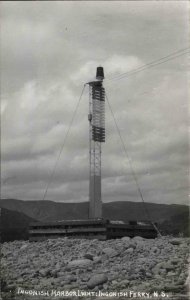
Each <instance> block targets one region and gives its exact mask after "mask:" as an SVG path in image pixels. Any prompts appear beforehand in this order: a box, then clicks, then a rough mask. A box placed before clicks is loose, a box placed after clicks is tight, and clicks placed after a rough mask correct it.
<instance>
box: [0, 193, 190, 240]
mask: <svg viewBox="0 0 190 300" xmlns="http://www.w3.org/2000/svg"><path fill="white" fill-rule="evenodd" d="M0 207H2V208H7V209H9V210H13V211H15V212H16V211H17V212H21V213H23V214H25V215H27V216H28V217H30V218H32V219H35V220H38V221H43V222H46V221H47V222H48V221H57V220H63V219H64V220H68V219H86V218H88V203H87V202H82V203H60V202H53V201H49V200H45V201H41V200H39V201H23V200H15V199H2V200H0ZM146 208H147V210H148V212H149V215H150V216H151V219H152V221H154V222H157V223H158V224H161V225H162V226H161V227H162V229H163V231H165V228H166V227H167V229H168V228H170V227H172V226H173V225H175V227H176V224H177V228H175V234H177V233H179V232H181V231H182V232H183V233H185V235H187V230H188V229H187V228H188V222H189V219H188V217H189V207H188V206H185V205H174V204H170V205H167V204H155V203H146ZM103 218H105V219H111V220H122V221H124V222H127V221H129V220H147V216H146V213H145V211H144V206H143V204H142V203H141V202H127V201H126V202H119V201H118V202H109V203H104V204H103ZM176 220H177V223H176ZM178 229H179V230H178Z"/></svg>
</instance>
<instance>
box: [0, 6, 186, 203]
mask: <svg viewBox="0 0 190 300" xmlns="http://www.w3.org/2000/svg"><path fill="white" fill-rule="evenodd" d="M188 10H189V8H188V2H187V1H176V2H175V1H168V2H167V1H147V2H146V1H131V2H127V1H122V2H119V1H112V2H107V1H105V2H103V1H100V2H99V1H90V2H83V1H79V2H71V1H69V2H61V1H52V2H51V1H47V2H46V1H42V2H37V1H34V2H30V1H29V2H24V1H22V2H19V1H15V2H1V46H0V47H1V114H2V116H1V118H2V122H1V123H2V137H1V139H2V142H1V146H2V158H1V159H2V197H3V198H10V197H11V198H12V197H14V198H18V199H24V200H30V199H33V200H37V199H43V195H44V191H45V189H46V186H47V183H48V180H49V177H50V174H51V172H52V169H53V168H54V165H55V161H56V159H57V157H58V155H59V152H60V148H61V147H62V144H63V141H64V137H65V134H66V132H67V129H68V126H69V123H70V121H71V119H72V116H73V111H74V110H75V107H76V105H77V102H78V99H79V96H80V94H81V91H82V88H83V85H84V83H85V82H87V81H89V80H91V79H93V78H94V76H95V72H96V67H97V66H99V65H101V66H103V67H104V72H105V77H106V79H107V80H105V83H104V86H105V88H106V93H107V95H108V97H109V102H110V104H111V107H112V109H113V111H114V114H115V118H116V120H117V123H118V126H119V128H120V131H121V135H122V137H123V140H124V142H125V145H126V148H127V151H128V154H129V156H130V159H131V161H132V164H133V168H134V171H135V173H136V175H137V178H138V182H139V185H140V187H141V190H142V193H143V195H144V199H145V201H148V202H154V203H166V204H168V203H175V204H187V203H188V135H187V134H188V132H187V130H188V129H187V125H188V124H187V122H188V91H187V86H188V85H187V61H188V54H184V55H180V56H178V57H176V58H175V59H171V60H168V61H166V62H165V63H162V64H159V65H157V66H154V67H152V68H149V69H146V70H144V71H142V72H138V73H135V74H133V75H131V76H125V77H123V78H122V79H120V80H116V78H117V79H118V78H119V77H117V76H119V75H120V74H123V73H126V72H129V71H131V70H135V69H137V68H139V67H141V66H143V65H145V64H147V63H150V62H152V61H156V60H159V59H160V58H162V57H165V56H168V55H169V54H171V53H174V52H176V51H178V50H181V49H185V48H187V47H188V46H189V41H188V36H189V32H188V19H189V16H188ZM179 53H180V54H181V52H179ZM109 78H113V80H108V79H109ZM114 78H115V79H114ZM87 114H88V88H86V89H85V92H84V95H83V97H82V99H81V103H80V106H79V109H78V111H77V115H76V118H75V119H74V123H73V126H72V129H71V131H70V134H69V136H68V138H67V140H66V143H65V146H64V148H63V151H62V154H61V157H60V159H59V162H58V164H57V168H56V171H55V174H54V177H53V180H52V183H51V185H50V187H49V189H48V193H47V196H46V199H49V200H54V201H65V202H72V201H87V200H88V174H89V171H88V151H89V150H88V120H87ZM106 134H107V136H106V143H105V144H104V145H103V149H102V150H103V154H102V177H103V179H102V198H103V201H104V202H108V201H117V200H118V201H140V197H139V194H138V191H137V187H136V185H135V182H134V180H133V176H132V173H131V169H130V165H129V162H128V160H127V158H126V156H125V153H124V152H123V149H122V145H121V143H120V139H119V137H118V134H117V131H116V128H115V125H114V121H113V118H112V115H111V113H110V111H109V106H108V105H107V104H106Z"/></svg>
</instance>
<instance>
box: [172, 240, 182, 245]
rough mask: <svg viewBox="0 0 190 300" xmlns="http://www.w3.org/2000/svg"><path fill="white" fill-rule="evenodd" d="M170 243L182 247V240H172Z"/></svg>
mask: <svg viewBox="0 0 190 300" xmlns="http://www.w3.org/2000/svg"><path fill="white" fill-rule="evenodd" d="M170 243H171V244H172V245H180V244H181V240H179V239H172V240H170Z"/></svg>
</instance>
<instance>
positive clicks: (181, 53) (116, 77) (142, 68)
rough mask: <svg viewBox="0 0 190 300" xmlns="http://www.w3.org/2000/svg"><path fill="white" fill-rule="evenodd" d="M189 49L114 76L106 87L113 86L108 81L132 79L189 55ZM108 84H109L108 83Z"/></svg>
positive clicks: (108, 79) (106, 80) (109, 79)
mask: <svg viewBox="0 0 190 300" xmlns="http://www.w3.org/2000/svg"><path fill="white" fill-rule="evenodd" d="M189 48H190V47H188V48H184V49H181V50H178V51H176V52H174V53H172V54H170V55H167V56H165V57H162V58H160V59H157V60H155V61H152V62H150V63H147V64H145V65H142V66H141V67H138V68H136V69H133V70H131V71H128V72H125V73H122V74H118V75H116V76H114V77H110V78H107V79H105V83H106V86H108V85H110V84H111V83H110V82H108V81H116V80H121V79H123V78H125V77H130V76H132V75H134V74H136V73H139V72H142V71H144V70H147V69H149V68H152V67H154V66H157V65H160V64H163V63H165V62H167V61H170V60H172V59H175V58H177V57H180V56H182V55H185V54H188V53H189V50H188V49H189ZM184 51H185V52H184ZM107 82H108V83H107Z"/></svg>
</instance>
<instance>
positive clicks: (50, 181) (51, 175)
mask: <svg viewBox="0 0 190 300" xmlns="http://www.w3.org/2000/svg"><path fill="white" fill-rule="evenodd" d="M85 86H86V84H84V86H83V89H82V92H81V95H80V97H79V99H78V102H77V105H76V108H75V110H74V113H73V116H72V119H71V121H70V124H69V127H68V129H67V132H66V135H65V138H64V140H63V144H62V146H61V148H60V151H59V154H58V156H57V159H56V161H55V164H54V167H53V169H52V172H51V174H50V177H49V181H48V184H47V187H46V189H45V192H44V195H43V200H45V198H46V196H47V192H48V189H49V187H50V185H51V183H52V180H53V177H54V175H55V171H56V168H57V164H58V161H59V159H60V157H61V153H62V151H63V148H64V146H65V143H66V140H67V137H68V135H69V132H70V130H71V127H72V125H73V121H74V118H75V116H76V113H77V110H78V107H79V104H80V101H81V99H82V95H83V93H84V90H85Z"/></svg>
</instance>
